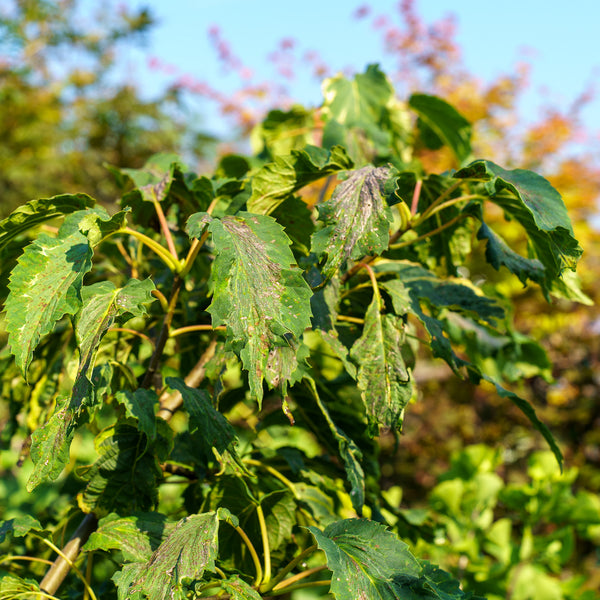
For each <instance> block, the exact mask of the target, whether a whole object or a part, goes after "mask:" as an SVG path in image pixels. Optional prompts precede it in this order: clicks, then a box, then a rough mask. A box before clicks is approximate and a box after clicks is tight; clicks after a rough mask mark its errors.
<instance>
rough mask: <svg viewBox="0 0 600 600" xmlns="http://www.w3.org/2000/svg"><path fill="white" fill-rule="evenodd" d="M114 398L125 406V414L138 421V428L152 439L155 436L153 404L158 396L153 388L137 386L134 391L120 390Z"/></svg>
mask: <svg viewBox="0 0 600 600" xmlns="http://www.w3.org/2000/svg"><path fill="white" fill-rule="evenodd" d="M115 400H116V401H117V402H118V403H119V404H121V405H123V406H124V407H125V415H126V416H127V417H131V418H133V419H135V420H136V421H137V422H138V429H139V430H140V431H141V432H142V433H145V434H146V435H147V436H148V438H150V439H151V440H153V439H154V438H155V437H156V416H155V410H154V409H155V405H156V404H157V402H158V396H157V395H156V392H154V391H153V390H146V389H143V388H138V389H137V390H135V392H129V391H127V390H126V391H122V392H117V393H116V394H115Z"/></svg>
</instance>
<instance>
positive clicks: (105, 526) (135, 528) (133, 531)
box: [82, 512, 174, 562]
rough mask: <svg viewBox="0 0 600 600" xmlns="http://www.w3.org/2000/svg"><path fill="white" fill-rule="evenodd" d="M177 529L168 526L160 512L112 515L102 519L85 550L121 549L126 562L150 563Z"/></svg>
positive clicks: (170, 524)
mask: <svg viewBox="0 0 600 600" xmlns="http://www.w3.org/2000/svg"><path fill="white" fill-rule="evenodd" d="M173 527H174V523H167V522H166V517H165V516H164V515H162V514H160V513H156V512H146V513H144V512H140V513H134V514H133V515H131V516H129V517H120V516H119V515H118V514H116V513H110V514H109V515H107V516H106V517H103V518H102V519H100V521H99V522H98V528H97V529H96V531H94V532H93V533H92V534H91V535H90V537H89V539H88V541H87V542H86V543H85V545H84V546H83V548H82V549H83V550H84V551H86V552H92V551H94V550H120V551H121V552H122V553H123V558H124V559H125V560H126V561H132V562H146V561H148V560H150V557H151V556H152V553H153V552H154V551H155V550H156V548H158V546H159V545H160V543H161V542H162V540H163V539H164V538H165V537H166V536H167V535H168V533H169V532H170V531H171V529H172V528H173Z"/></svg>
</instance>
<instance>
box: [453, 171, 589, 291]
mask: <svg viewBox="0 0 600 600" xmlns="http://www.w3.org/2000/svg"><path fill="white" fill-rule="evenodd" d="M454 177H456V178H461V179H476V180H481V181H484V182H485V190H486V192H487V193H488V194H489V196H490V200H491V201H492V202H494V203H495V204H497V205H498V206H500V207H501V208H502V209H503V210H504V213H505V214H506V216H507V217H508V218H510V219H514V220H516V221H517V222H518V223H520V224H521V226H522V227H523V228H524V229H525V232H526V233H527V236H528V238H529V241H530V257H529V258H531V259H538V260H539V261H540V262H541V263H542V265H543V266H544V269H545V278H544V280H543V281H542V282H541V286H542V289H543V291H544V293H545V294H546V296H547V295H548V294H549V293H550V292H551V291H552V284H553V282H555V281H556V280H560V277H561V275H562V273H563V271H564V270H565V269H570V270H572V271H574V270H575V267H576V264H577V261H578V259H579V257H580V256H581V254H582V252H583V251H582V249H581V247H580V246H579V243H578V242H577V240H576V239H575V237H574V236H573V227H572V225H571V221H570V219H569V215H568V213H567V209H566V207H565V204H564V202H563V200H562V198H561V196H560V194H559V193H558V192H557V191H556V190H555V189H554V188H553V187H552V185H551V184H550V183H549V182H548V181H547V180H546V179H544V178H543V177H541V176H540V175H537V174H536V173H533V172H531V171H526V170H523V169H514V170H506V169H503V168H502V167H499V166H498V165H496V164H495V163H493V162H490V161H486V160H478V161H475V162H473V163H471V164H470V165H468V166H467V167H465V168H464V169H461V170H460V171H458V172H457V173H455V174H454ZM481 234H482V236H486V234H487V230H485V229H484V230H483V231H482V233H481ZM488 239H490V238H489V237H488ZM494 242H495V240H492V248H491V249H490V251H489V252H490V254H489V256H491V257H492V259H494V260H495V262H496V264H504V265H506V266H507V267H509V268H510V267H512V268H514V262H515V258H514V256H511V255H510V254H509V255H508V257H509V258H510V259H512V262H511V260H508V259H507V258H506V253H501V254H500V255H498V253H499V248H498V244H497V243H496V244H495V245H494ZM500 250H503V248H500ZM503 254H504V255H503ZM492 264H494V263H492ZM517 267H518V270H517V271H516V272H517V274H518V275H519V277H520V278H521V280H522V277H523V276H527V277H529V272H528V271H524V270H523V264H522V263H521V262H518V263H517ZM532 278H533V277H532ZM538 279H539V275H538V276H537V277H536V279H534V280H536V281H537V280H538Z"/></svg>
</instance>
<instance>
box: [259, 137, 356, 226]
mask: <svg viewBox="0 0 600 600" xmlns="http://www.w3.org/2000/svg"><path fill="white" fill-rule="evenodd" d="M352 167H353V163H352V161H351V160H350V158H349V157H348V155H347V154H346V152H345V151H344V149H343V148H340V147H337V146H336V147H334V148H332V149H331V152H328V151H327V150H323V149H322V148H317V147H316V146H307V147H306V148H305V149H304V150H293V151H292V152H291V154H288V155H286V156H277V157H276V158H275V161H274V162H272V163H269V164H267V165H265V166H264V167H263V168H262V169H260V170H259V171H258V172H257V173H256V175H254V177H253V178H252V196H250V199H249V200H248V210H249V211H250V212H253V213H258V214H263V215H268V214H270V213H272V212H273V211H274V210H275V209H276V208H277V207H278V206H279V205H280V204H281V203H282V202H283V201H284V200H285V199H286V198H287V197H288V196H290V195H292V194H294V193H295V192H297V191H298V190H300V189H301V188H303V187H304V186H306V185H308V184H309V183H312V182H313V181H317V180H318V179H321V178H323V177H327V176H328V175H332V174H333V173H337V172H339V171H345V170H347V169H351V168H352Z"/></svg>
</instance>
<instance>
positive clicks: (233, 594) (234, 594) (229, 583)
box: [219, 575, 262, 600]
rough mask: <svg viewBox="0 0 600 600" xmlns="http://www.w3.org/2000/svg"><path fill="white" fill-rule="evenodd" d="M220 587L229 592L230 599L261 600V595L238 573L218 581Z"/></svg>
mask: <svg viewBox="0 0 600 600" xmlns="http://www.w3.org/2000/svg"><path fill="white" fill-rule="evenodd" d="M219 583H220V585H221V588H222V589H223V590H224V591H225V593H226V594H229V596H230V598H231V600H261V598H262V596H261V595H260V594H259V593H258V592H257V591H256V590H255V589H253V588H251V587H250V586H249V585H248V584H247V583H246V582H245V581H244V580H243V579H240V578H239V576H238V575H234V576H233V577H230V578H229V579H225V580H224V581H219Z"/></svg>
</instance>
